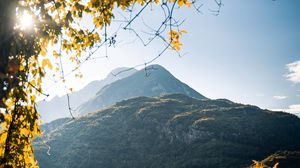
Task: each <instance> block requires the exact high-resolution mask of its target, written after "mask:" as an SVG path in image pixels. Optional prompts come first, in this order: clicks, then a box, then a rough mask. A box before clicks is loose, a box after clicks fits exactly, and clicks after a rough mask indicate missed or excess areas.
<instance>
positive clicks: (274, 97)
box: [273, 96, 288, 100]
mask: <svg viewBox="0 0 300 168" xmlns="http://www.w3.org/2000/svg"><path fill="white" fill-rule="evenodd" d="M286 98H288V97H287V96H273V99H276V100H283V99H286Z"/></svg>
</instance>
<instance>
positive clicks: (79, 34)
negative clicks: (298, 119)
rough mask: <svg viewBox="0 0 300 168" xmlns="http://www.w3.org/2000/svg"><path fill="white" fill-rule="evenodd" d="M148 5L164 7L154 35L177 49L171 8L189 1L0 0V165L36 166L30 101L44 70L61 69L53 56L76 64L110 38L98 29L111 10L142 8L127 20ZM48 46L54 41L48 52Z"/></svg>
mask: <svg viewBox="0 0 300 168" xmlns="http://www.w3.org/2000/svg"><path fill="white" fill-rule="evenodd" d="M149 4H151V5H160V6H165V7H167V12H168V14H167V15H166V18H165V19H164V21H163V24H162V26H160V28H159V29H158V31H157V34H156V36H161V35H160V33H161V32H162V31H165V30H166V31H168V32H169V37H168V38H166V40H165V41H166V42H167V43H168V45H167V47H166V48H171V49H173V50H180V49H181V45H182V44H181V42H180V37H181V35H182V33H184V32H185V31H180V30H179V29H176V26H175V24H174V22H175V21H174V18H172V13H173V10H174V8H175V7H179V8H180V7H183V6H188V7H189V6H191V5H192V4H193V2H190V1H188V0H149V1H148V0H9V1H5V0H0V109H1V113H0V120H1V129H0V131H1V132H0V167H38V163H37V161H36V160H35V158H34V154H33V153H34V152H33V148H32V146H31V142H32V140H33V138H34V137H35V136H37V135H41V131H40V127H39V125H40V123H39V115H38V113H37V111H36V108H35V105H36V98H37V97H38V96H39V95H40V94H43V92H42V87H41V84H42V81H43V78H44V76H45V75H47V74H46V70H47V69H52V68H55V69H57V70H58V71H63V69H62V68H60V67H59V66H56V65H54V63H53V60H56V61H61V57H62V56H64V57H67V58H68V59H69V60H70V61H71V62H74V64H75V65H76V68H77V67H79V66H80V64H81V63H82V62H81V61H80V59H79V58H80V57H82V55H83V52H85V51H87V50H89V49H91V48H93V47H95V46H97V45H99V44H102V43H105V42H107V41H108V40H109V39H108V38H107V37H106V35H105V36H102V35H101V33H100V32H101V30H104V29H106V28H107V26H109V25H110V24H111V21H112V19H113V17H114V12H115V11H116V9H117V10H123V11H125V10H129V9H130V7H131V6H133V5H139V6H140V7H141V11H140V12H139V13H137V14H136V15H135V17H133V18H132V20H130V21H128V25H130V24H131V22H132V21H134V19H135V18H136V17H138V16H139V14H140V13H141V12H142V11H143V10H144V9H145V8H146V7H147V6H150V5H149ZM84 16H88V17H91V18H92V20H93V24H94V26H95V28H94V29H92V30H90V29H87V28H85V27H84V26H81V25H80V24H78V23H79V22H80V20H81V19H82V18H83V17H84ZM128 25H127V26H125V27H124V28H125V29H126V28H127V29H128ZM162 27H164V29H163V28H162ZM49 46H55V47H54V48H55V49H54V50H53V51H51V54H49V51H47V49H48V48H49ZM49 55H51V58H50V57H49ZM62 80H64V79H62Z"/></svg>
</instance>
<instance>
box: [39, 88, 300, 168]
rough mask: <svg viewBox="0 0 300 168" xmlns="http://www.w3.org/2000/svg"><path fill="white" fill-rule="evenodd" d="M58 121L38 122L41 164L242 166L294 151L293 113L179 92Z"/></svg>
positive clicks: (83, 167)
mask: <svg viewBox="0 0 300 168" xmlns="http://www.w3.org/2000/svg"><path fill="white" fill-rule="evenodd" d="M59 123H60V124H57V122H56V123H54V124H56V125H58V127H57V128H56V129H53V127H50V126H49V125H48V126H47V127H44V129H47V128H50V129H51V130H48V131H46V132H47V133H46V134H45V137H44V140H45V142H46V144H47V145H49V146H50V147H51V148H48V147H47V146H45V145H43V144H42V143H40V142H35V144H34V148H35V154H36V158H37V160H38V161H39V164H40V167H43V168H61V167H68V168H69V167H71V168H95V167H111V168H114V167H119V168H122V167H124V168H127V167H130V168H141V167H143V168H150V167H157V168H167V167H172V168H242V167H247V166H249V165H251V163H252V159H255V160H263V159H264V158H266V157H267V156H269V155H271V154H273V153H275V152H276V151H284V150H288V151H300V131H299V130H300V119H299V118H298V117H296V116H294V115H291V114H288V113H283V112H272V111H268V110H262V109H259V108H258V107H255V106H250V105H242V104H236V103H233V102H231V101H228V100H224V99H218V100H210V99H194V98H191V97H188V96H186V95H183V94H172V95H164V96H161V97H154V98H153V97H152V98H150V97H137V98H132V99H129V100H124V101H121V102H119V103H116V104H115V105H114V106H111V107H109V108H106V109H104V110H101V111H98V112H95V113H90V114H88V115H86V116H83V117H80V118H77V119H75V120H70V121H68V120H64V121H62V122H59ZM51 124H52V123H50V125H51ZM47 151H48V152H49V153H50V155H47ZM279 167H280V166H279ZM280 168H285V167H280ZM286 168H288V167H286Z"/></svg>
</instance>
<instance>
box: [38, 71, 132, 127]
mask: <svg viewBox="0 0 300 168" xmlns="http://www.w3.org/2000/svg"><path fill="white" fill-rule="evenodd" d="M127 69H128V68H125V67H122V68H117V69H114V70H113V71H112V72H111V73H109V75H107V77H106V78H105V79H103V80H98V81H93V82H91V83H89V84H88V85H86V86H85V87H84V88H83V89H81V90H79V91H77V92H74V93H71V94H69V96H70V102H71V106H72V107H78V106H79V105H80V104H82V103H84V102H85V101H87V100H89V99H90V98H92V97H93V96H95V94H96V93H97V91H99V90H100V89H101V88H102V87H104V86H105V85H108V84H110V83H113V82H115V81H117V80H119V79H122V78H125V77H127V76H130V75H132V74H133V73H135V72H137V70H135V69H131V70H129V71H125V72H124V73H120V74H119V75H117V76H115V75H113V74H117V73H118V72H120V71H124V70H127ZM67 104H68V103H67V97H66V95H63V96H61V97H58V96H56V97H54V98H53V99H51V100H50V101H40V102H38V106H37V110H38V112H39V114H40V115H41V119H42V120H43V122H50V121H53V120H55V119H58V118H63V117H70V113H69V110H68V106H67Z"/></svg>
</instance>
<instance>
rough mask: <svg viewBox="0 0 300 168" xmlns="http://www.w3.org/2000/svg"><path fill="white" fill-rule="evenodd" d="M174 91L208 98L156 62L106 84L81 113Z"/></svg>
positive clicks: (83, 107)
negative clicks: (119, 102) (132, 99)
mask: <svg viewBox="0 0 300 168" xmlns="http://www.w3.org/2000/svg"><path fill="white" fill-rule="evenodd" d="M121 74H122V73H121ZM174 93H179V94H184V95H187V96H189V97H193V98H196V99H207V98H205V97H204V96H203V95H201V94H200V93H198V92H197V91H195V90H194V89H192V88H190V87H189V86H188V85H186V84H185V83H183V82H181V81H179V80H178V79H177V78H175V77H174V76H173V75H172V74H171V73H170V72H169V71H168V70H166V69H165V68H164V67H162V66H160V65H157V64H155V65H149V66H147V67H146V68H144V69H141V70H139V71H138V72H136V73H133V74H132V75H130V76H128V77H126V78H123V79H120V80H117V81H115V82H113V83H111V84H109V85H107V86H105V87H104V88H102V89H101V90H100V91H99V92H97V94H96V96H95V97H94V98H93V99H91V100H89V101H88V102H87V103H85V104H83V105H82V106H81V108H80V109H79V113H80V114H86V113H89V112H93V111H97V110H99V109H101V108H104V107H108V106H110V105H113V104H115V103H116V102H118V101H121V100H125V99H129V98H133V97H139V96H147V97H155V96H161V95H165V94H174Z"/></svg>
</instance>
